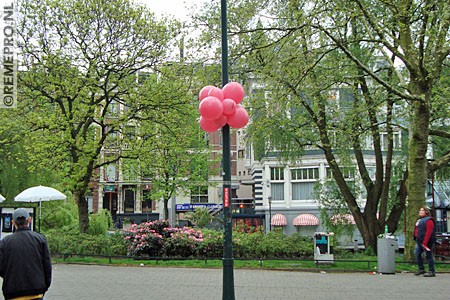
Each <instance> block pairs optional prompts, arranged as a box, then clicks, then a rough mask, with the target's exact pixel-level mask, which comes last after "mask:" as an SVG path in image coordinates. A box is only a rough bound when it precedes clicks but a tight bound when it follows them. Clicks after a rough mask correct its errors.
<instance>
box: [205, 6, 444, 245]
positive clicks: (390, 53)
mask: <svg viewBox="0 0 450 300" xmlns="http://www.w3.org/2000/svg"><path fill="white" fill-rule="evenodd" d="M228 4H229V20H228V24H229V37H230V47H231V51H230V53H231V55H232V56H233V58H235V59H232V60H231V61H232V67H233V63H234V64H236V65H240V66H241V67H236V68H235V69H234V70H235V71H236V72H238V71H241V72H244V71H245V72H251V74H253V76H254V77H256V78H257V79H258V80H259V81H260V82H259V83H262V88H260V91H259V94H255V97H254V98H252V100H253V99H256V100H255V101H254V102H253V103H252V107H253V111H252V112H253V118H254V123H253V124H252V125H253V130H254V133H258V134H261V133H262V135H260V136H259V138H260V139H261V140H262V141H261V142H260V145H265V141H270V144H271V145H272V146H273V147H276V148H277V149H276V150H283V152H284V153H285V154H286V155H287V156H289V157H290V158H293V157H295V155H298V154H299V153H301V151H299V149H304V148H305V147H308V146H317V147H319V148H320V149H322V151H323V152H324V154H325V157H326V159H327V161H328V165H329V166H330V169H331V172H332V174H333V177H334V179H335V181H336V184H337V186H338V187H339V190H340V192H341V194H342V195H343V197H344V199H345V202H346V204H347V205H348V208H349V210H350V211H351V213H352V214H353V215H354V218H355V221H356V224H357V226H358V229H359V230H360V232H361V234H362V235H363V237H364V242H365V244H366V246H372V248H374V249H376V236H377V235H378V233H380V232H382V229H383V227H384V224H386V223H387V224H388V225H389V227H390V230H391V231H393V230H395V228H396V227H397V224H398V220H399V218H400V215H401V213H402V210H403V207H404V205H405V201H406V189H405V187H406V186H407V191H408V208H409V209H408V217H407V220H408V224H407V231H406V236H407V247H408V249H412V242H411V240H410V239H409V237H410V236H412V232H411V231H412V229H413V222H415V219H416V216H417V211H418V208H419V207H420V206H422V205H424V204H425V189H426V182H427V168H428V169H429V170H433V169H435V168H439V167H442V166H445V165H447V164H448V161H449V159H450V155H449V153H446V154H444V155H443V156H442V157H439V158H437V159H436V161H434V162H431V163H428V162H427V157H426V152H427V147H428V142H429V135H430V134H434V135H438V136H440V137H441V138H448V131H443V130H437V129H434V128H433V126H435V125H438V124H442V123H445V121H444V120H445V118H447V117H446V116H443V115H441V114H440V113H437V112H435V110H434V109H435V108H436V107H442V103H446V102H443V101H442V100H440V99H439V98H438V97H433V92H434V91H435V90H437V89H438V88H439V84H438V82H439V80H440V78H441V74H442V71H443V70H444V69H446V68H448V65H446V64H445V63H446V61H447V59H448V55H449V52H450V46H449V44H448V35H449V26H450V16H449V15H448V14H447V13H446V11H447V10H448V8H449V7H448V6H449V5H448V3H444V2H432V3H431V2H420V3H419V2H414V1H409V0H405V1H400V2H399V3H394V2H383V1H359V0H357V1H352V2H348V1H334V2H332V3H331V2H329V1H316V2H314V3H311V2H309V1H298V0H293V1H276V2H272V3H268V2H267V1H229V3H228ZM324 7H326V9H323V8H324ZM218 9H219V8H218V7H217V6H214V5H213V4H210V5H209V6H208V7H206V8H205V10H204V11H203V12H202V14H201V15H199V16H197V19H198V21H199V24H206V25H207V26H208V28H210V29H213V30H210V31H208V32H207V31H206V30H205V31H204V32H205V37H204V39H203V41H205V40H209V39H211V40H212V39H213V36H214V35H217V32H219V26H218V25H219V23H218V22H217V21H218V18H219V17H218V16H220V14H219V13H218ZM210 16H216V17H215V18H210ZM242 66H243V67H244V68H242ZM336 88H337V89H340V90H339V96H341V95H342V94H343V93H341V92H344V93H345V94H347V95H348V97H347V96H345V97H337V98H336V100H338V99H339V100H340V101H339V102H340V103H339V102H338V101H335V102H334V103H333V101H331V100H333V95H332V94H331V93H330V92H332V91H333V89H336ZM257 92H258V91H257ZM267 92H271V93H272V94H271V96H270V97H264V96H263V93H265V94H266V95H267ZM447 102H448V101H447ZM439 103H441V105H439ZM399 108H404V111H405V112H406V113H398V111H396V112H395V113H394V109H395V110H398V109H399ZM445 110H448V106H447V108H446V109H445ZM432 116H435V117H436V118H432ZM396 118H398V119H396ZM408 122H409V126H407V127H406V128H405V129H406V130H408V131H409V142H408V147H407V148H408V149H407V150H408V152H407V153H408V158H407V161H408V165H407V166H405V168H404V170H405V169H407V170H405V172H404V173H403V174H398V175H397V176H401V178H402V180H401V182H400V184H399V186H398V187H397V189H396V190H397V191H396V193H394V195H392V193H391V195H390V193H389V191H390V190H391V185H392V179H393V175H394V174H393V163H394V162H395V160H394V148H393V142H394V139H393V130H394V129H395V126H394V125H397V126H404V125H405V123H408ZM264 133H265V135H264ZM382 133H387V143H386V144H385V145H386V147H385V148H384V149H383V148H382V139H381V134H382ZM367 139H369V140H371V143H372V146H373V149H374V150H373V155H374V157H375V165H376V170H375V177H374V178H371V176H370V174H369V172H368V167H367V165H366V161H367V159H365V157H364V156H365V151H364V141H365V140H367ZM264 140H265V141H264ZM255 142H256V143H258V140H256V141H255ZM260 149H261V148H260ZM350 149H352V152H353V153H352V155H351V156H350V155H349V153H348V152H349V151H348V150H350ZM273 150H274V149H273V148H272V149H267V148H262V150H261V152H260V154H265V153H266V152H267V151H273ZM384 150H386V152H384ZM396 155H397V154H396ZM349 163H350V164H356V166H357V170H358V173H359V178H360V180H361V181H362V183H363V185H364V187H365V190H366V198H367V199H366V201H365V203H364V204H361V203H358V201H357V195H355V194H354V193H352V191H351V188H350V187H349V185H348V184H347V183H346V180H345V172H343V169H344V168H345V167H346V165H347V166H348V164H349ZM394 198H395V200H394V203H393V204H392V205H389V199H394ZM361 205H363V207H364V211H363V212H361ZM388 207H391V209H390V210H389V211H388ZM377 212H378V213H379V215H378V217H377Z"/></svg>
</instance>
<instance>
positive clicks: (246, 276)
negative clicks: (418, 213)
mask: <svg viewBox="0 0 450 300" xmlns="http://www.w3.org/2000/svg"><path fill="white" fill-rule="evenodd" d="M53 269H54V270H53V283H52V286H51V287H50V290H49V292H48V293H47V295H46V297H45V299H46V300H80V299H81V300H83V299H86V300H87V299H105V300H115V299H117V300H119V299H120V300H123V299H130V300H131V299H133V300H138V299H169V300H172V299H173V300H175V299H176V300H179V299H187V300H189V299H193V300H194V299H195V300H202V299H204V300H214V299H218V300H220V299H222V269H191V268H163V267H117V266H93V265H92V266H90V265H66V264H55V265H53ZM449 282H450V274H438V275H437V277H435V278H424V277H416V276H414V275H413V274H411V273H409V274H396V275H371V274H369V273H325V274H321V273H306V272H289V271H267V270H242V269H235V270H234V286H235V295H236V300H250V299H252V300H253V299H261V300H266V299H267V300H273V299H296V300H297V299H314V300H319V299H327V300H330V299H332V300H339V299H342V300H349V299H363V300H371V299H373V300H375V299H376V300H379V299H389V300H397V299H405V300H406V299H408V300H413V299H417V300H423V299H433V300H441V299H442V300H443V299H450V288H449Z"/></svg>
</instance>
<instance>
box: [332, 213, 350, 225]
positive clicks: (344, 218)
mask: <svg viewBox="0 0 450 300" xmlns="http://www.w3.org/2000/svg"><path fill="white" fill-rule="evenodd" d="M331 222H332V223H333V224H334V225H350V224H351V225H354V224H356V223H355V218H353V216H352V215H351V214H337V215H334V216H332V217H331Z"/></svg>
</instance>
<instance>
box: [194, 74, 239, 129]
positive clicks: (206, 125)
mask: <svg viewBox="0 0 450 300" xmlns="http://www.w3.org/2000/svg"><path fill="white" fill-rule="evenodd" d="M198 99H199V101H200V104H199V106H198V111H199V112H200V115H201V117H200V122H199V123H200V127H201V128H202V129H203V130H204V131H206V132H214V131H217V130H219V129H220V128H222V127H223V126H225V125H226V124H228V125H230V126H231V127H233V128H242V127H244V126H245V125H247V123H248V113H247V111H246V110H245V108H243V107H242V106H241V105H239V103H241V101H242V99H244V88H243V87H242V85H240V84H239V83H237V82H229V83H227V84H226V85H225V86H224V87H223V88H222V89H220V88H218V87H215V86H211V85H207V86H205V87H204V88H202V89H201V90H200V93H199V95H198Z"/></svg>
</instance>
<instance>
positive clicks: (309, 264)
mask: <svg viewBox="0 0 450 300" xmlns="http://www.w3.org/2000/svg"><path fill="white" fill-rule="evenodd" d="M53 262H54V263H83V264H103V265H118V266H120V265H122V266H154V267H185V268H222V260H221V259H207V260H200V259H151V260H147V259H146V260H138V259H131V258H105V257H88V256H85V257H76V256H72V257H66V258H59V257H55V258H53ZM234 268H237V269H239V268H247V269H271V270H292V271H295V270H297V271H301V270H312V271H336V272H376V271H377V257H376V256H367V255H359V254H357V255H355V256H354V257H353V258H345V259H339V258H336V259H335V261H334V262H333V263H320V264H316V262H315V261H314V260H295V259H267V260H258V259H234ZM395 270H396V272H415V271H416V270H417V266H416V264H413V263H409V262H408V263H407V262H404V261H403V258H402V257H401V256H398V257H397V258H396V264H395ZM436 272H450V262H449V261H445V262H441V261H436Z"/></svg>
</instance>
